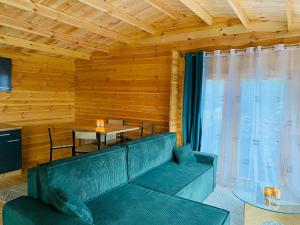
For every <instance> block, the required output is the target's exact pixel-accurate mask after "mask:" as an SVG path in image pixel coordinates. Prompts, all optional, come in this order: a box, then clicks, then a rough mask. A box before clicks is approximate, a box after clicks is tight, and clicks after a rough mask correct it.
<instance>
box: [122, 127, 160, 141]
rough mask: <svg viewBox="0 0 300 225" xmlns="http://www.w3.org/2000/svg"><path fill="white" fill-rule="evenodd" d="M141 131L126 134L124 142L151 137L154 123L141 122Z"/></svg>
mask: <svg viewBox="0 0 300 225" xmlns="http://www.w3.org/2000/svg"><path fill="white" fill-rule="evenodd" d="M140 127H141V129H140V132H136V131H133V132H128V133H127V134H126V135H125V137H124V140H125V141H130V140H134V139H138V138H142V137H146V136H151V135H153V134H154V123H153V122H142V124H141V126H140Z"/></svg>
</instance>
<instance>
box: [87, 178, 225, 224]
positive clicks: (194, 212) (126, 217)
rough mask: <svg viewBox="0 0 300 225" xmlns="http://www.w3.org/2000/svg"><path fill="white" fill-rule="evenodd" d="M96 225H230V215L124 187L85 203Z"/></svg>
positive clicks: (213, 208)
mask: <svg viewBox="0 0 300 225" xmlns="http://www.w3.org/2000/svg"><path fill="white" fill-rule="evenodd" d="M87 205H88V207H89V208H90V210H91V211H92V214H93V218H94V224H95V225H124V224H126V225H140V224H143V225H161V224H172V225H225V224H226V225H229V213H228V212H227V211H225V210H222V209H218V208H215V207H212V206H208V205H204V204H201V203H197V202H193V201H189V200H185V199H182V198H178V197H173V196H169V195H165V194H162V193H158V192H155V191H152V190H149V189H145V188H142V187H139V186H136V185H131V184H126V185H124V186H122V187H119V188H117V189H114V190H112V191H110V192H108V193H106V194H104V195H102V196H100V197H98V198H96V199H94V200H91V201H89V202H88V203H87Z"/></svg>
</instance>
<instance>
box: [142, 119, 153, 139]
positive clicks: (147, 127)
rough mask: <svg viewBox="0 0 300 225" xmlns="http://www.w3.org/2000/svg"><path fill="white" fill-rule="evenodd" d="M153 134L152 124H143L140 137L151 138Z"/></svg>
mask: <svg viewBox="0 0 300 225" xmlns="http://www.w3.org/2000/svg"><path fill="white" fill-rule="evenodd" d="M153 133H154V123H153V122H143V123H142V129H141V137H145V136H151V135H153Z"/></svg>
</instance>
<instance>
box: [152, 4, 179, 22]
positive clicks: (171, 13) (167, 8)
mask: <svg viewBox="0 0 300 225" xmlns="http://www.w3.org/2000/svg"><path fill="white" fill-rule="evenodd" d="M146 2H147V3H148V4H149V5H151V6H152V7H154V8H156V9H157V10H159V11H161V12H163V13H164V14H166V15H167V16H169V17H171V18H172V19H174V20H179V15H178V14H177V13H176V12H174V10H173V9H171V7H170V6H169V5H167V4H166V2H165V1H164V0H146Z"/></svg>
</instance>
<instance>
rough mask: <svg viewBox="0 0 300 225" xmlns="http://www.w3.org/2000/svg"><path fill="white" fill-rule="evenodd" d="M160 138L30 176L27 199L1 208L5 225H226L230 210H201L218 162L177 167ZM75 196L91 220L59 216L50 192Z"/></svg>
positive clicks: (210, 159) (168, 142) (168, 138)
mask: <svg viewBox="0 0 300 225" xmlns="http://www.w3.org/2000/svg"><path fill="white" fill-rule="evenodd" d="M175 145H176V135H175V134H174V133H164V134H160V135H155V136H151V137H147V138H143V139H139V140H135V141H131V142H128V143H126V144H124V145H123V146H114V147H110V148H107V149H105V150H103V151H101V152H94V153H90V154H86V155H81V156H79V157H74V158H71V159H64V160H58V161H54V162H52V163H46V164H42V165H40V166H38V167H36V168H33V169H30V170H29V171H28V196H22V197H20V198H17V199H15V200H13V201H10V202H8V203H6V204H5V205H4V207H3V224H4V225H88V224H95V225H160V224H162V225H229V224H230V222H229V212H227V211H225V210H223V209H219V208H215V207H212V206H209V205H205V204H202V203H201V201H203V200H204V199H205V198H206V197H207V196H208V195H209V194H210V193H211V192H212V191H213V189H214V187H215V185H216V183H215V180H216V158H215V156H211V155H207V154H203V153H195V156H196V158H197V162H195V163H189V164H183V165H182V164H178V163H177V162H176V160H175V158H174V152H173V151H174V147H175ZM54 189H55V190H57V189H59V190H62V191H64V192H65V193H72V194H73V196H76V199H77V200H78V201H80V202H84V204H85V205H86V206H87V207H88V209H89V210H90V212H91V215H92V218H93V222H92V223H88V222H86V221H85V220H82V219H80V218H79V217H76V216H71V215H67V214H65V213H62V212H61V211H59V210H57V208H55V207H54V206H53V204H52V201H51V199H53V196H52V193H53V192H52V190H54Z"/></svg>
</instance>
